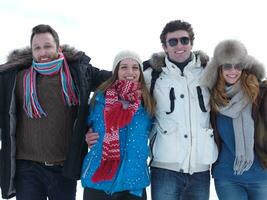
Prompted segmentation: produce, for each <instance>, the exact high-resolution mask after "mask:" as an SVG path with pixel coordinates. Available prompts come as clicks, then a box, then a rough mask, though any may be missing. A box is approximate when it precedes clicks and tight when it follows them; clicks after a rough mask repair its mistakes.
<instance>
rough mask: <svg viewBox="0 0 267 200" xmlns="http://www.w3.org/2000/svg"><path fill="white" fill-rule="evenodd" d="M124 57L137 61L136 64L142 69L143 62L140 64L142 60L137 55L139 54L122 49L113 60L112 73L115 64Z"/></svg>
mask: <svg viewBox="0 0 267 200" xmlns="http://www.w3.org/2000/svg"><path fill="white" fill-rule="evenodd" d="M126 58H131V59H133V60H135V61H136V62H138V64H139V65H140V67H141V70H143V64H142V60H141V58H140V57H139V55H138V54H137V53H135V52H134V51H129V50H124V51H121V52H119V53H118V54H117V55H116V57H115V59H114V61H113V68H112V73H114V70H115V69H116V66H117V65H118V64H119V62H120V61H122V60H123V59H126Z"/></svg>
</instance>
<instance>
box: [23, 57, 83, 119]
mask: <svg viewBox="0 0 267 200" xmlns="http://www.w3.org/2000/svg"><path fill="white" fill-rule="evenodd" d="M58 72H59V73H60V81H61V86H62V97H63V102H64V104H67V105H68V106H71V105H77V104H78V98H77V96H76V94H75V86H74V82H73V80H72V77H71V74H70V71H69V66H68V63H67V61H66V59H65V57H64V55H63V53H60V54H59V58H58V59H57V60H53V61H51V62H47V63H36V62H35V61H33V62H32V66H31V67H30V68H29V70H27V71H26V72H25V74H24V78H23V87H24V110H25V112H26V114H27V115H28V116H29V117H30V118H41V116H42V115H44V116H47V115H46V113H45V111H44V110H43V109H42V107H41V105H40V103H39V101H38V97H37V92H36V76H37V73H40V74H42V75H45V76H52V75H54V74H56V73H58Z"/></svg>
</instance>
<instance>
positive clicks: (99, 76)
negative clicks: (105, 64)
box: [88, 64, 112, 91]
mask: <svg viewBox="0 0 267 200" xmlns="http://www.w3.org/2000/svg"><path fill="white" fill-rule="evenodd" d="M88 69H89V70H90V73H89V74H90V75H91V86H92V88H91V89H92V91H95V90H96V88H97V87H98V86H99V85H101V84H102V83H103V82H104V81H106V80H107V79H108V78H109V77H111V75H112V72H111V71H107V70H99V69H98V68H96V67H94V66H92V65H91V64H90V67H89V68H88Z"/></svg>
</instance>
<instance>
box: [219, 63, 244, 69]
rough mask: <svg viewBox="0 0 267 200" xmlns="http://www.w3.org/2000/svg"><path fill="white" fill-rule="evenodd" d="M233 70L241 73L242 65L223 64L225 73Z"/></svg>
mask: <svg viewBox="0 0 267 200" xmlns="http://www.w3.org/2000/svg"><path fill="white" fill-rule="evenodd" d="M232 68H234V69H235V70H238V71H241V70H242V64H241V63H237V64H230V63H225V64H222V69H223V70H225V71H227V70H231V69H232Z"/></svg>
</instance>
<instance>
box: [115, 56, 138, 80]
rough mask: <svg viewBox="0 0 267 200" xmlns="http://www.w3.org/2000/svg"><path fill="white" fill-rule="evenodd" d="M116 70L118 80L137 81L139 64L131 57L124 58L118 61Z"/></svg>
mask: <svg viewBox="0 0 267 200" xmlns="http://www.w3.org/2000/svg"><path fill="white" fill-rule="evenodd" d="M118 67H119V70H118V79H119V80H128V81H136V82H138V81H139V78H140V73H141V72H140V66H139V64H138V62H137V61H136V60H134V59H131V58H126V59H123V60H122V61H120V63H119V66H118Z"/></svg>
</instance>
